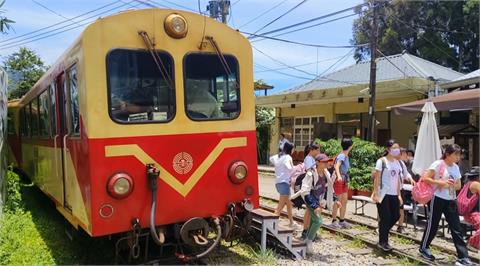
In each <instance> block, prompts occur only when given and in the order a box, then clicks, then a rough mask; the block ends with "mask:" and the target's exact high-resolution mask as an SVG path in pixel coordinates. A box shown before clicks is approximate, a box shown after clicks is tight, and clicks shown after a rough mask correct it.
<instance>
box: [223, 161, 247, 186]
mask: <svg viewBox="0 0 480 266" xmlns="http://www.w3.org/2000/svg"><path fill="white" fill-rule="evenodd" d="M247 175H248V168H247V165H246V164H245V163H244V162H242V161H236V162H234V163H232V165H230V168H229V169H228V177H229V178H230V181H232V182H233V183H235V184H240V183H242V182H243V181H245V179H246V177H247Z"/></svg>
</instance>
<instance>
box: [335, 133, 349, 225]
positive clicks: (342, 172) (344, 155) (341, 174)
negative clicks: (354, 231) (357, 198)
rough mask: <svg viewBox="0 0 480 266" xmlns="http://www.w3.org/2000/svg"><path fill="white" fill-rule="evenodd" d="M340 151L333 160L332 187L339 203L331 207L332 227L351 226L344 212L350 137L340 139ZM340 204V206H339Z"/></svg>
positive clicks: (346, 196) (345, 208) (345, 207)
mask: <svg viewBox="0 0 480 266" xmlns="http://www.w3.org/2000/svg"><path fill="white" fill-rule="evenodd" d="M341 146H342V152H341V153H340V154H338V155H337V157H336V158H335V160H334V164H333V165H334V167H335V168H334V171H333V174H332V178H333V179H334V180H335V182H334V184H333V189H334V191H335V194H336V195H337V197H338V200H339V201H340V204H334V205H333V208H332V224H331V225H330V226H331V227H333V228H337V229H339V228H346V229H349V228H352V225H351V224H350V223H348V222H347V221H345V213H346V212H347V202H348V181H349V175H348V170H349V169H350V160H349V157H348V154H349V153H350V151H351V150H352V147H353V142H352V139H350V138H343V139H342V141H341ZM339 206H340V207H339ZM338 209H340V219H339V220H340V222H339V221H337V211H338Z"/></svg>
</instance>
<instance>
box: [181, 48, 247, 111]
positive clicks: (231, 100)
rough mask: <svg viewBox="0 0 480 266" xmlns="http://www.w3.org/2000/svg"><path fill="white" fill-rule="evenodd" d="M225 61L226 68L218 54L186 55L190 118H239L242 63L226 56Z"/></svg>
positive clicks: (187, 102)
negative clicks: (239, 75)
mask: <svg viewBox="0 0 480 266" xmlns="http://www.w3.org/2000/svg"><path fill="white" fill-rule="evenodd" d="M224 58H225V63H226V65H225V64H224V63H222V61H221V59H220V58H219V57H218V56H217V55H216V54H188V55H186V56H185V59H184V69H185V108H186V113H187V115H188V117H190V119H192V120H225V119H234V118H236V117H238V115H239V113H240V88H239V81H238V63H237V60H236V59H235V57H233V56H230V55H224ZM227 66H228V67H227Z"/></svg>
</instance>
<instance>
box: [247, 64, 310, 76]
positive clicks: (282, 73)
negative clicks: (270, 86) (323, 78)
mask: <svg viewBox="0 0 480 266" xmlns="http://www.w3.org/2000/svg"><path fill="white" fill-rule="evenodd" d="M254 65H257V66H259V67H262V68H264V69H266V70H271V71H273V72H276V73H278V74H281V75H284V76H287V77H292V78H297V79H304V80H311V78H307V77H302V76H297V75H293V74H289V73H285V72H282V71H279V70H274V69H270V68H268V67H265V66H262V65H260V64H258V63H254Z"/></svg>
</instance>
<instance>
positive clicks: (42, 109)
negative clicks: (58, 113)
mask: <svg viewBox="0 0 480 266" xmlns="http://www.w3.org/2000/svg"><path fill="white" fill-rule="evenodd" d="M38 98H39V105H40V106H39V117H40V136H42V137H49V136H50V121H49V119H48V117H49V113H50V112H49V103H48V90H45V91H44V92H42V94H40V96H39V97H38Z"/></svg>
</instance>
